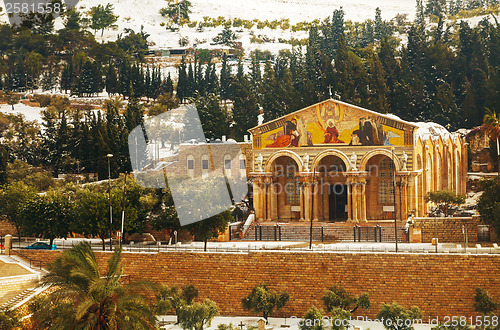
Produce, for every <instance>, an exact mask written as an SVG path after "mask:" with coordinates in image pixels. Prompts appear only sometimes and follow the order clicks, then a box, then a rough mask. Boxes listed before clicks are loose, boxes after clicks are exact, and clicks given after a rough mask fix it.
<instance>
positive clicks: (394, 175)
mask: <svg viewBox="0 0 500 330" xmlns="http://www.w3.org/2000/svg"><path fill="white" fill-rule="evenodd" d="M391 153H392V166H393V170H392V180H393V182H392V184H393V186H392V198H393V202H394V238H395V241H396V252H398V220H397V219H398V217H397V214H396V162H395V160H394V147H391Z"/></svg>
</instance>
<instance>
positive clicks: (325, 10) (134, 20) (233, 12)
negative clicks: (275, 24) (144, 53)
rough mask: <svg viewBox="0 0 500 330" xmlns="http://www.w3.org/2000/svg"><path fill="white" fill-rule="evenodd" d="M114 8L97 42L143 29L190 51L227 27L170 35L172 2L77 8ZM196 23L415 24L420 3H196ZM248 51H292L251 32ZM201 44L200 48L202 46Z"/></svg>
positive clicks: (90, 0)
mask: <svg viewBox="0 0 500 330" xmlns="http://www.w3.org/2000/svg"><path fill="white" fill-rule="evenodd" d="M105 3H111V4H113V6H114V12H115V14H117V15H118V16H119V19H118V22H117V25H118V27H119V28H118V29H117V30H115V31H113V30H109V31H104V34H103V36H102V37H101V35H100V32H98V33H97V35H96V37H97V40H99V41H107V40H116V38H117V36H118V35H119V34H123V33H124V30H125V29H126V28H128V29H133V30H134V31H136V32H138V31H140V29H141V26H144V30H145V31H146V32H147V33H149V34H150V35H151V36H150V38H149V41H152V42H154V43H155V44H156V48H159V47H161V48H166V47H178V46H179V45H178V41H179V39H180V37H188V39H189V41H190V45H191V46H192V44H193V43H194V42H195V41H196V39H199V40H206V41H207V42H208V43H209V42H210V41H211V40H212V39H213V38H214V37H215V36H216V35H217V34H218V33H219V32H220V31H221V30H222V27H219V28H214V29H210V28H207V29H205V31H204V32H202V33H200V32H197V31H196V29H190V28H188V27H183V28H181V29H180V31H178V32H171V31H167V30H166V29H165V27H162V26H160V23H161V22H166V19H165V18H163V17H162V16H161V15H160V14H159V10H160V9H161V8H164V7H166V6H167V2H166V1H158V0H109V1H104V2H103V1H101V0H81V1H79V2H78V4H77V5H76V8H77V10H79V11H81V12H86V11H88V10H89V9H90V8H91V7H94V6H97V5H99V4H105ZM191 3H192V13H191V15H190V18H191V21H198V22H199V21H203V17H205V16H208V17H211V18H217V17H219V16H223V17H225V18H242V19H249V20H251V19H260V20H261V21H264V20H270V21H272V20H275V19H276V20H279V19H282V18H287V19H289V20H290V23H291V24H295V23H298V22H302V21H312V20H314V19H320V20H323V19H324V18H326V17H328V16H331V15H332V13H333V11H334V10H335V9H339V8H340V7H343V9H344V11H345V13H346V19H350V20H354V21H363V20H365V19H368V18H371V19H373V18H374V16H375V9H376V8H377V7H380V9H381V10H382V17H383V18H384V19H387V20H389V19H391V18H393V17H394V16H396V15H397V14H400V13H401V14H408V16H409V18H410V19H411V18H412V17H413V16H414V12H415V2H414V0H401V1H399V0H385V1H383V2H373V1H369V0H360V1H356V2H346V1H341V0H254V1H245V0H192V1H191ZM0 20H1V21H3V22H6V23H8V18H7V15H6V13H5V11H4V12H3V13H1V14H0ZM62 27H63V23H62V19H61V18H58V19H57V20H56V24H55V29H60V28H62ZM252 31H253V33H254V34H255V35H266V36H268V37H270V38H274V39H276V41H277V39H278V38H285V39H289V38H290V37H291V36H292V32H291V31H290V30H288V31H282V30H280V29H276V30H272V31H271V30H268V29H262V30H258V29H257V28H256V27H254V28H253V29H252ZM293 36H294V37H295V38H297V39H301V38H305V37H307V33H305V32H298V33H293ZM240 37H241V41H242V42H243V46H244V48H245V49H248V51H251V50H254V49H256V48H259V49H268V50H271V51H272V52H273V53H277V52H278V50H279V49H282V48H288V47H289V46H287V45H285V44H278V43H265V44H260V45H258V44H250V31H245V32H244V33H240ZM202 43H203V42H201V43H200V44H202Z"/></svg>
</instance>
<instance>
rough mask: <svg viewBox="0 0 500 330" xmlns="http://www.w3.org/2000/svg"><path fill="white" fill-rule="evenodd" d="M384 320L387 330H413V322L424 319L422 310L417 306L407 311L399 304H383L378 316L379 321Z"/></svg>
mask: <svg viewBox="0 0 500 330" xmlns="http://www.w3.org/2000/svg"><path fill="white" fill-rule="evenodd" d="M382 318H383V319H384V328H386V329H387V330H413V329H414V328H413V321H414V320H419V319H421V318H422V313H421V312H420V309H419V308H418V307H416V306H413V307H411V308H410V309H408V310H407V309H405V308H404V307H403V306H401V305H399V304H398V303H397V302H393V303H392V304H383V305H382V306H381V307H380V311H379V312H378V314H377V319H379V320H381V319H382ZM389 320H390V322H389Z"/></svg>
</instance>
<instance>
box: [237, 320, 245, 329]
mask: <svg viewBox="0 0 500 330" xmlns="http://www.w3.org/2000/svg"><path fill="white" fill-rule="evenodd" d="M238 326H239V327H240V329H243V327H244V326H245V325H244V324H243V321H241V322H240V324H238Z"/></svg>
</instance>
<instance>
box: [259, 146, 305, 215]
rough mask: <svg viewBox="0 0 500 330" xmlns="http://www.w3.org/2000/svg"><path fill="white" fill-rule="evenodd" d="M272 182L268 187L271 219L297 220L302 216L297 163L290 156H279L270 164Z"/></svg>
mask: <svg viewBox="0 0 500 330" xmlns="http://www.w3.org/2000/svg"><path fill="white" fill-rule="evenodd" d="M270 169H271V172H272V174H271V178H272V182H271V183H272V184H271V185H270V186H269V187H268V195H269V197H270V198H268V208H269V212H268V214H269V215H270V216H269V217H268V218H270V219H273V220H280V219H282V220H299V219H301V218H302V217H303V207H302V204H303V202H302V200H301V199H302V194H301V183H300V181H299V177H298V176H297V174H298V173H299V169H300V167H299V164H297V162H296V161H295V159H294V158H292V157H290V156H279V157H277V158H276V159H274V160H273V162H272V164H271V167H270Z"/></svg>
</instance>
